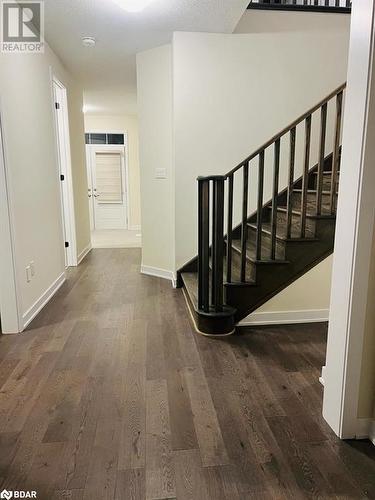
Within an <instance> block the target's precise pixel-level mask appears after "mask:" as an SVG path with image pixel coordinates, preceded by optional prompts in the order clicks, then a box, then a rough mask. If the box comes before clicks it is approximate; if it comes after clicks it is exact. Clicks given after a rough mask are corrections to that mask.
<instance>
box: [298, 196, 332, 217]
mask: <svg viewBox="0 0 375 500" xmlns="http://www.w3.org/2000/svg"><path fill="white" fill-rule="evenodd" d="M335 198H336V200H335V207H336V204H337V196H336V197H335ZM301 200H302V193H293V197H292V208H293V210H298V211H301V206H302V205H301ZM329 200H330V195H329V194H327V193H323V194H322V213H323V214H328V213H329V212H330V211H329ZM307 213H308V214H315V213H316V194H315V193H314V194H312V193H309V194H308V195H307Z"/></svg>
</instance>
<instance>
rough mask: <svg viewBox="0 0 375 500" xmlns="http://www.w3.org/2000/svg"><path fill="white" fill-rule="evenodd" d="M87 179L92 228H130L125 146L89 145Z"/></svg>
mask: <svg viewBox="0 0 375 500" xmlns="http://www.w3.org/2000/svg"><path fill="white" fill-rule="evenodd" d="M88 182H89V186H88V196H89V204H90V214H91V227H92V230H114V229H127V228H128V214H127V209H128V200H127V198H128V197H127V189H126V184H127V183H126V169H125V148H124V146H113V145H103V146H98V145H92V146H89V147H88Z"/></svg>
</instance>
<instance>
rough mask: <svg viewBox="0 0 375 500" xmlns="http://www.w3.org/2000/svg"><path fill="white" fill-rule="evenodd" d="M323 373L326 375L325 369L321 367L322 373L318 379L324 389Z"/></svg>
mask: <svg viewBox="0 0 375 500" xmlns="http://www.w3.org/2000/svg"><path fill="white" fill-rule="evenodd" d="M325 373H326V367H325V366H322V373H321V375H320V377H319V382H320V383H321V384H322V386H323V387H324V381H325Z"/></svg>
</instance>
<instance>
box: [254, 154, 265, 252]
mask: <svg viewBox="0 0 375 500" xmlns="http://www.w3.org/2000/svg"><path fill="white" fill-rule="evenodd" d="M258 172H259V173H258V207H257V242H256V260H262V222H263V186H264V151H262V152H261V153H260V155H259V170H258Z"/></svg>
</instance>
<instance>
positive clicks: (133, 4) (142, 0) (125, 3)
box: [113, 0, 154, 12]
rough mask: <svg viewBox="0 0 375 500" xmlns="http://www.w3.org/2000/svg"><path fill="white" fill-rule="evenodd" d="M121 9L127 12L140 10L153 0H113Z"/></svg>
mask: <svg viewBox="0 0 375 500" xmlns="http://www.w3.org/2000/svg"><path fill="white" fill-rule="evenodd" d="M113 1H114V2H115V3H117V5H119V6H120V7H121V8H122V9H124V10H127V11H128V12H141V10H143V9H145V8H146V7H147V6H148V5H149V4H150V3H152V2H153V1H154V0H113Z"/></svg>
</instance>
